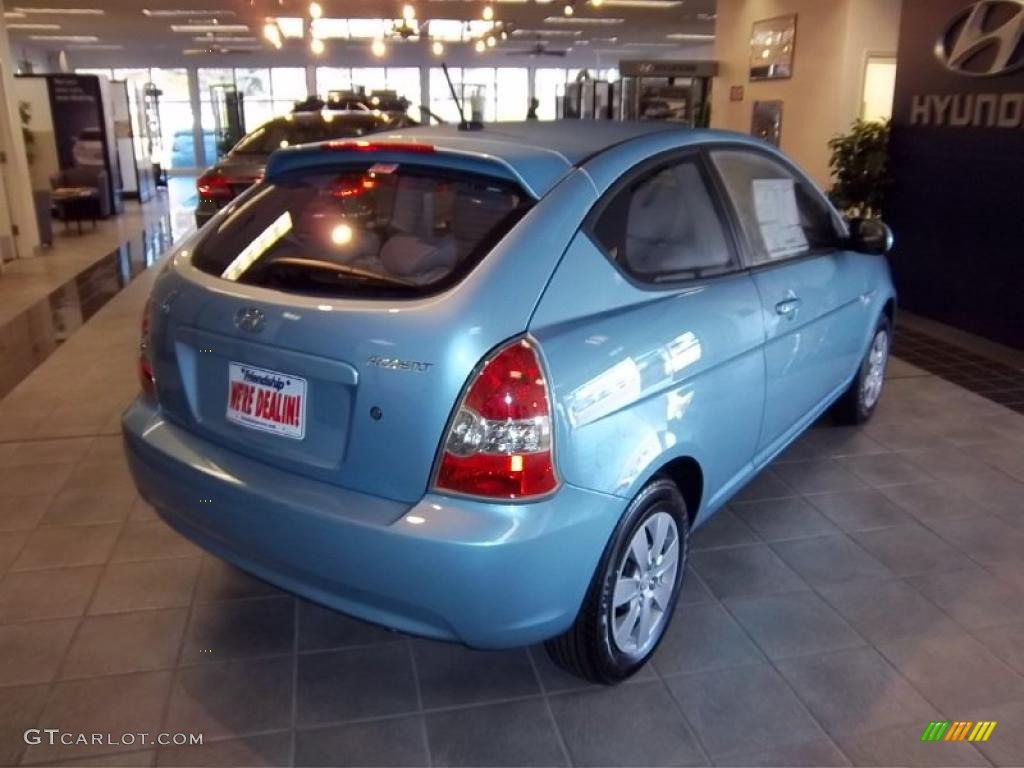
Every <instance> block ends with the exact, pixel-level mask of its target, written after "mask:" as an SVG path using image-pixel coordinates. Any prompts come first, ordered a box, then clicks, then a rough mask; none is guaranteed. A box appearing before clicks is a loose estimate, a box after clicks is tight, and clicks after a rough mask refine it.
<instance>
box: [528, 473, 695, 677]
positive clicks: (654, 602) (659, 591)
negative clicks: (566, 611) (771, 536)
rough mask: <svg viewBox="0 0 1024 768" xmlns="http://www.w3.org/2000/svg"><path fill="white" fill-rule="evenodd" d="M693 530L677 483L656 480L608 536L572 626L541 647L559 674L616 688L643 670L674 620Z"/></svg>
mask: <svg viewBox="0 0 1024 768" xmlns="http://www.w3.org/2000/svg"><path fill="white" fill-rule="evenodd" d="M689 533H690V527H689V518H688V516H687V512H686V502H685V501H684V500H683V497H682V494H680V493H679V489H678V488H677V487H676V485H675V483H673V482H672V481H671V480H668V479H666V478H655V479H654V480H652V481H651V482H650V483H648V484H647V485H646V486H644V488H643V489H642V490H641V491H640V493H638V494H637V496H636V498H635V499H633V501H632V502H631V503H630V505H629V508H628V509H627V510H626V513H625V514H624V515H623V517H622V520H621V521H620V522H619V525H618V527H617V528H616V529H615V533H614V534H613V535H612V538H611V541H610V542H609V544H608V546H607V548H606V550H605V552H604V555H603V556H602V558H601V562H600V563H599V565H598V568H597V571H596V572H595V574H594V579H593V581H592V582H591V585H590V588H589V590H588V591H587V596H586V598H585V599H584V602H583V605H582V607H581V608H580V612H579V615H578V616H577V617H576V621H575V623H574V624H573V625H572V627H570V628H569V630H568V631H567V632H566V633H565V634H563V635H560V636H558V637H556V638H554V639H552V640H549V641H548V642H547V643H546V648H547V651H548V654H549V655H550V656H551V658H552V660H553V661H554V662H555V663H556V664H558V665H559V666H560V667H562V668H563V669H565V670H567V671H569V672H571V673H573V674H575V675H578V676H580V677H583V678H586V679H588V680H592V681H594V682H598V683H605V684H613V683H617V682H619V681H621V680H624V679H626V678H627V677H629V676H630V675H632V674H634V673H635V672H636V671H637V670H638V669H640V667H642V666H643V665H644V664H645V663H646V662H647V660H648V659H650V657H651V655H652V654H653V653H654V651H655V649H656V648H657V647H658V643H660V642H661V639H662V637H663V636H664V634H665V629H666V627H667V626H668V623H669V621H671V619H672V613H673V611H674V610H675V606H676V601H677V600H678V599H679V590H680V588H681V586H682V583H683V573H684V569H685V567H686V556H687V543H688V539H689Z"/></svg>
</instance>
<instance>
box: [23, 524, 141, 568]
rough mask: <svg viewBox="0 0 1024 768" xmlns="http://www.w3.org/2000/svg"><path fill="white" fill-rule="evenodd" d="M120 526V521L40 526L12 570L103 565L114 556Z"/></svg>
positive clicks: (26, 543)
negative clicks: (111, 554) (58, 526)
mask: <svg viewBox="0 0 1024 768" xmlns="http://www.w3.org/2000/svg"><path fill="white" fill-rule="evenodd" d="M120 530H121V526H120V525H119V524H117V523H113V524H109V525H75V526H67V527H61V528H37V529H36V530H35V531H33V532H32V535H31V536H29V538H28V541H26V542H25V546H24V547H22V549H21V554H19V555H18V558H17V559H16V560H15V561H14V563H13V565H11V570H12V571H30V570H37V569H42V568H64V567H68V566H73V565H102V564H103V563H105V562H107V558H109V557H110V553H111V551H112V550H113V549H114V542H115V541H116V540H117V535H118V533H119V532H120Z"/></svg>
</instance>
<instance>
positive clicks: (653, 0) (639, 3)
mask: <svg viewBox="0 0 1024 768" xmlns="http://www.w3.org/2000/svg"><path fill="white" fill-rule="evenodd" d="M591 4H592V5H598V6H600V5H608V6H612V7H615V8H661V9H668V8H678V7H679V6H680V5H682V4H683V0H591Z"/></svg>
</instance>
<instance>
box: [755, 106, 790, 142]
mask: <svg viewBox="0 0 1024 768" xmlns="http://www.w3.org/2000/svg"><path fill="white" fill-rule="evenodd" d="M750 133H751V134H752V135H753V136H756V137H757V138H759V139H761V140H762V141H767V142H768V143H769V144H774V145H775V146H776V147H777V146H779V143H780V142H781V141H782V102H781V101H755V102H754V112H753V116H752V117H751V119H750Z"/></svg>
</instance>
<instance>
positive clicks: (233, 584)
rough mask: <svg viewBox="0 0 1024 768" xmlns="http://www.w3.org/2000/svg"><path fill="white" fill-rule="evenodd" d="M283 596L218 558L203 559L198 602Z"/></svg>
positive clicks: (269, 586)
mask: <svg viewBox="0 0 1024 768" xmlns="http://www.w3.org/2000/svg"><path fill="white" fill-rule="evenodd" d="M281 594H283V593H282V592H281V590H279V589H278V588H277V587H275V586H274V585H272V584H268V583H267V582H265V581H262V580H260V579H257V578H256V577H255V576H250V575H249V574H248V573H246V572H245V571H242V570H240V569H239V568H236V567H235V566H233V565H231V564H230V563H226V562H224V561H223V560H221V559H219V558H216V557H205V558H203V565H202V567H201V568H200V570H199V583H198V584H197V585H196V602H197V603H209V602H213V601H215V600H236V599H241V598H246V597H271V596H275V595H281Z"/></svg>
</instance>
